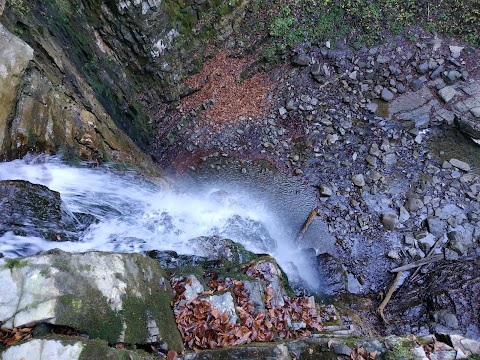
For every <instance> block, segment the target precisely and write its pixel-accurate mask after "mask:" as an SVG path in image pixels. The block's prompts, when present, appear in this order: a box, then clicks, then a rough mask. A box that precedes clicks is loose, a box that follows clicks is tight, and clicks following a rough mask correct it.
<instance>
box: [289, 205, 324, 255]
mask: <svg viewBox="0 0 480 360" xmlns="http://www.w3.org/2000/svg"><path fill="white" fill-rule="evenodd" d="M317 215H318V209H317V208H315V209H313V210H312V211H310V214H309V215H308V218H307V220H306V221H305V222H304V223H303V226H302V228H301V229H300V231H299V232H298V234H297V237H296V238H295V241H294V244H295V245H296V246H298V243H299V242H300V240H302V239H303V237H304V235H305V233H306V232H307V230H308V227H309V226H310V224H311V223H312V221H313V219H315V218H316V217H317Z"/></svg>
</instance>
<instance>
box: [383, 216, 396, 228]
mask: <svg viewBox="0 0 480 360" xmlns="http://www.w3.org/2000/svg"><path fill="white" fill-rule="evenodd" d="M381 221H382V224H383V226H384V227H385V229H386V230H393V229H395V228H396V227H397V226H398V224H399V219H398V216H397V215H396V214H392V213H384V214H382V218H381Z"/></svg>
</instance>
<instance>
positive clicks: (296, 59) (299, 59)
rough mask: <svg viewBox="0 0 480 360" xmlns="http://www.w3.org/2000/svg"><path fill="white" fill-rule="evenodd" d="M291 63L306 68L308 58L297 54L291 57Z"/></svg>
mask: <svg viewBox="0 0 480 360" xmlns="http://www.w3.org/2000/svg"><path fill="white" fill-rule="evenodd" d="M292 63H293V64H295V65H299V66H306V65H308V64H309V63H310V56H308V55H306V54H297V55H295V56H293V57H292Z"/></svg>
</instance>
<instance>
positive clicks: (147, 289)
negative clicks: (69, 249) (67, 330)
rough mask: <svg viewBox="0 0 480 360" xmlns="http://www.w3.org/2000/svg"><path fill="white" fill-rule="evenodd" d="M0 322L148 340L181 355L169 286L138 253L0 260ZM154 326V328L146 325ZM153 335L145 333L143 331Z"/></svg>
mask: <svg viewBox="0 0 480 360" xmlns="http://www.w3.org/2000/svg"><path fill="white" fill-rule="evenodd" d="M0 287H1V288H2V292H3V294H5V295H6V296H2V297H1V298H0V321H2V322H3V324H2V326H3V327H7V328H13V327H19V326H22V325H25V324H27V323H32V322H45V323H50V324H56V325H65V326H69V327H72V328H74V329H75V330H77V331H80V332H85V333H87V334H89V336H90V338H98V339H102V340H105V341H107V342H109V343H116V342H126V343H131V344H145V343H147V342H151V341H152V337H154V342H158V343H161V344H164V345H165V346H166V347H167V348H171V349H174V350H176V351H182V349H183V345H182V340H181V337H180V334H179V333H178V331H177V330H176V324H175V320H174V318H173V314H172V312H171V308H170V302H171V301H172V300H173V296H172V292H171V288H170V284H169V282H168V280H167V279H166V277H165V274H164V272H163V270H162V269H161V268H160V266H159V264H158V262H157V261H155V260H153V259H150V258H147V257H144V256H142V255H140V254H111V253H100V252H91V253H84V254H69V253H64V252H61V251H59V250H54V251H51V252H49V253H45V254H41V255H36V256H32V257H26V258H23V259H17V260H15V259H5V258H3V259H0ZM152 324H154V325H155V327H152V326H151V325H152ZM153 328H155V329H156V332H158V333H157V334H149V332H148V330H149V329H153Z"/></svg>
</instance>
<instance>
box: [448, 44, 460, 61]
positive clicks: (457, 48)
mask: <svg viewBox="0 0 480 360" xmlns="http://www.w3.org/2000/svg"><path fill="white" fill-rule="evenodd" d="M448 48H449V49H450V53H451V54H452V57H453V58H454V59H456V58H459V57H460V55H461V52H462V50H463V46H455V45H450V46H449V47H448Z"/></svg>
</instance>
